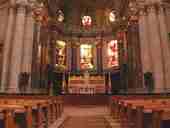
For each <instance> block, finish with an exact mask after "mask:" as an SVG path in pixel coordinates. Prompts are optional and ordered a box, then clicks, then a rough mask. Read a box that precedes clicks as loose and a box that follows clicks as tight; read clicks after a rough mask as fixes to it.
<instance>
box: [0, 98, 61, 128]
mask: <svg viewBox="0 0 170 128" xmlns="http://www.w3.org/2000/svg"><path fill="white" fill-rule="evenodd" d="M62 102H63V101H62V99H58V98H57V97H31V96H29V97H27V96H15V97H0V110H1V112H2V113H3V120H4V121H5V128H17V125H16V123H15V120H14V114H15V113H18V112H19V113H24V114H25V119H26V125H27V128H33V110H36V111H37V122H36V128H42V127H43V126H42V125H43V123H44V122H43V119H42V117H43V116H42V114H43V112H44V110H46V112H47V117H46V120H47V119H48V126H49V125H50V124H52V123H53V122H54V121H55V120H56V119H57V118H58V117H59V116H61V113H62V111H63V105H62V104H63V103H62Z"/></svg>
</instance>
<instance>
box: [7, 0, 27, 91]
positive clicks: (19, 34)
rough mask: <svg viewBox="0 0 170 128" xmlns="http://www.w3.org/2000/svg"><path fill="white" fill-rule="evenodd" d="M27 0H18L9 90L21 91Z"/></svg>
mask: <svg viewBox="0 0 170 128" xmlns="http://www.w3.org/2000/svg"><path fill="white" fill-rule="evenodd" d="M25 13H26V1H25V0H20V1H17V14H16V24H15V31H14V40H13V47H12V54H11V55H12V56H11V72H10V80H9V87H8V91H9V92H13V93H17V92H19V88H18V85H19V75H20V73H21V63H22V57H23V41H24V40H23V39H24V26H25Z"/></svg>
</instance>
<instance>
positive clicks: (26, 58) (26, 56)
mask: <svg viewBox="0 0 170 128" xmlns="http://www.w3.org/2000/svg"><path fill="white" fill-rule="evenodd" d="M33 34H34V19H33V17H32V10H31V7H30V6H28V8H27V15H26V23H25V35H24V48H23V49H24V50H23V52H24V53H23V64H22V72H27V73H29V75H31V69H32V53H33V42H34V41H33ZM29 80H31V79H29ZM27 89H28V90H30V89H31V82H30V81H29V84H28V87H27Z"/></svg>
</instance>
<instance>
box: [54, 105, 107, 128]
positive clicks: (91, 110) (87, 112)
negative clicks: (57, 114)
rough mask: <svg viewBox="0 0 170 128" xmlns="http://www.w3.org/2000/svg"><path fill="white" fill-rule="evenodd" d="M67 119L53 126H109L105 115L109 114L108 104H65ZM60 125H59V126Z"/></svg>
mask: <svg viewBox="0 0 170 128" xmlns="http://www.w3.org/2000/svg"><path fill="white" fill-rule="evenodd" d="M63 115H65V120H64V121H63V122H62V123H61V125H58V124H56V126H55V125H53V127H52V128H109V127H108V126H109V123H108V122H107V121H106V119H105V116H107V115H109V109H108V107H107V106H100V105H76V106H69V105H68V106H65V108H64V114H63ZM58 126H59V127H58Z"/></svg>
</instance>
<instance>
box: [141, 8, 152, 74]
mask: <svg viewBox="0 0 170 128" xmlns="http://www.w3.org/2000/svg"><path fill="white" fill-rule="evenodd" d="M148 35H149V33H148V25H147V14H146V12H145V10H144V8H142V9H141V10H140V14H139V37H140V48H141V59H142V70H143V73H145V72H151V71H152V61H151V60H152V58H151V55H150V45H149V40H148Z"/></svg>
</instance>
